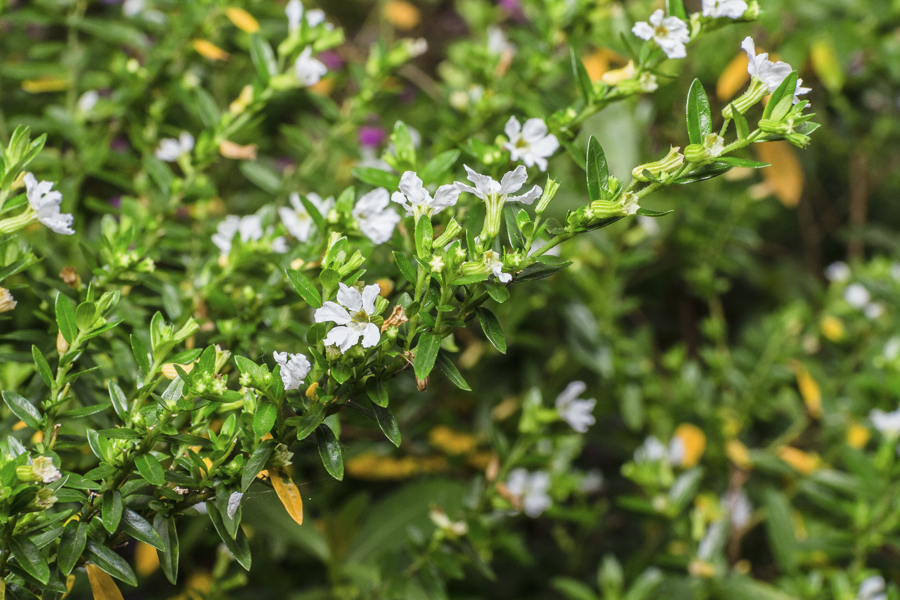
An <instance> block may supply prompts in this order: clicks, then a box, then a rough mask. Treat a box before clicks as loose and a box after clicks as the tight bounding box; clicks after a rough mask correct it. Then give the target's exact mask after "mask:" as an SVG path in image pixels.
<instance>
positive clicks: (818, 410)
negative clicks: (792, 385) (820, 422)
mask: <svg viewBox="0 0 900 600" xmlns="http://www.w3.org/2000/svg"><path fill="white" fill-rule="evenodd" d="M791 367H792V368H793V369H794V375H796V376H797V387H798V388H800V396H802V397H803V402H804V403H806V410H808V411H809V416H811V417H812V418H814V419H818V418H819V417H821V416H822V390H820V389H819V384H818V383H816V380H815V379H813V377H812V375H810V374H809V371H807V370H806V367H804V366H803V365H802V364H800V363H799V362H796V361H795V362H794V363H793V364H792V365H791Z"/></svg>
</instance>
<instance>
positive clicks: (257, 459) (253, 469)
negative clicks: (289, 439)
mask: <svg viewBox="0 0 900 600" xmlns="http://www.w3.org/2000/svg"><path fill="white" fill-rule="evenodd" d="M274 448H275V441H274V440H265V441H263V442H261V443H260V444H259V446H257V447H256V448H255V449H254V450H253V452H252V453H251V454H250V458H248V459H247V464H246V465H245V466H244V473H243V475H241V491H242V492H246V491H247V488H249V487H250V484H251V483H253V481H254V480H255V479H256V476H257V475H259V472H260V471H262V470H263V468H264V467H265V466H266V462H268V460H269V457H270V456H272V450H273V449H274Z"/></svg>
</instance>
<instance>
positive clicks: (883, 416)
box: [869, 408, 900, 438]
mask: <svg viewBox="0 0 900 600" xmlns="http://www.w3.org/2000/svg"><path fill="white" fill-rule="evenodd" d="M869 420H870V421H872V425H874V426H875V429H877V430H878V431H880V432H881V433H882V435H885V436H887V437H890V438H896V437H900V408H898V409H897V410H895V411H892V412H884V411H883V410H881V409H879V408H876V409H874V410H872V411H871V412H870V413H869Z"/></svg>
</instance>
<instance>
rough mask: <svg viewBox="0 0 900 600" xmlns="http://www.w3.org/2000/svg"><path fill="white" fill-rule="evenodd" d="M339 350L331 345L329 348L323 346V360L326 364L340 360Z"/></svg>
mask: <svg viewBox="0 0 900 600" xmlns="http://www.w3.org/2000/svg"><path fill="white" fill-rule="evenodd" d="M341 356H342V353H341V348H340V347H339V346H337V345H334V344H332V345H331V346H325V359H326V360H327V361H328V362H334V361H336V360H341Z"/></svg>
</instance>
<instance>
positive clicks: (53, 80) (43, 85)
mask: <svg viewBox="0 0 900 600" xmlns="http://www.w3.org/2000/svg"><path fill="white" fill-rule="evenodd" d="M67 87H69V84H68V82H67V81H66V80H65V79H61V78H59V77H41V78H40V79H26V80H25V81H23V82H22V89H23V90H25V91H26V92H28V93H29V94H40V93H42V92H61V91H62V90H64V89H66V88H67Z"/></svg>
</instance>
